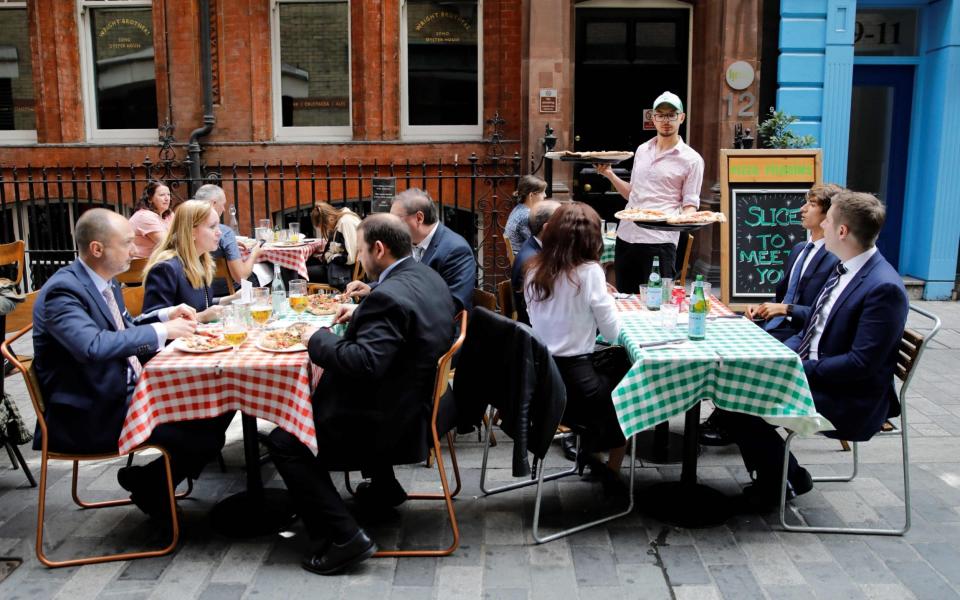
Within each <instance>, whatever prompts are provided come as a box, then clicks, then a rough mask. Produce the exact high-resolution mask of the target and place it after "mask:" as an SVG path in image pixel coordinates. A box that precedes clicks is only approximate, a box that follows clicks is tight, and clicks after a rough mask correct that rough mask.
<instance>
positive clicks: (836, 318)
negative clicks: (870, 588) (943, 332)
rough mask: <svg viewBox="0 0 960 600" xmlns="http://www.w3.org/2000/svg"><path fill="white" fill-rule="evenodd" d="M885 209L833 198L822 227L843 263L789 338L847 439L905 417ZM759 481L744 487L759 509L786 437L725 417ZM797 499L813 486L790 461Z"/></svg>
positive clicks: (739, 417)
mask: <svg viewBox="0 0 960 600" xmlns="http://www.w3.org/2000/svg"><path fill="white" fill-rule="evenodd" d="M885 214H886V211H885V209H884V206H883V204H882V203H881V202H880V201H879V200H877V199H876V198H875V197H874V196H871V195H870V194H864V193H860V192H849V191H844V192H842V193H839V194H837V195H836V196H834V198H833V201H832V206H831V207H830V210H829V211H828V212H827V218H826V219H825V220H824V222H823V231H824V237H825V239H826V245H827V250H829V251H830V252H832V253H833V254H835V255H836V256H837V258H838V259H839V260H840V263H839V264H838V265H837V268H836V270H835V271H834V274H833V275H831V276H830V278H829V279H828V280H827V282H826V284H825V285H824V287H823V290H822V291H821V293H820V295H819V296H818V298H817V300H816V302H815V303H814V306H813V307H812V308H811V310H810V314H809V317H808V319H807V320H806V321H805V322H804V323H803V329H802V330H801V331H800V332H799V333H798V334H796V335H794V336H793V337H791V338H790V339H788V340H787V341H786V344H787V346H789V347H790V348H792V349H794V350H796V351H797V353H798V354H799V355H800V358H801V359H802V360H803V369H804V372H805V373H806V375H807V381H808V382H809V383H810V391H811V392H812V393H813V400H814V403H815V404H816V407H817V410H818V411H819V412H820V413H821V414H822V415H823V416H824V417H826V418H827V419H829V420H830V422H831V423H832V424H833V426H834V428H835V429H836V431H837V434H838V436H839V437H840V438H841V439H846V440H854V441H864V440H867V439H870V437H872V436H873V435H874V434H875V433H876V432H877V431H879V430H880V426H881V424H882V423H883V421H884V420H885V419H886V418H887V417H888V416H895V415H896V414H897V413H898V412H899V410H898V409H899V406H898V404H897V400H896V392H895V391H894V387H893V373H894V369H895V367H896V361H897V345H898V343H899V341H900V338H901V337H902V336H903V328H904V326H905V324H906V321H907V311H908V308H909V301H908V300H907V293H906V290H905V288H904V286H903V280H902V278H901V277H900V275H899V274H898V273H897V271H896V269H894V268H893V267H892V266H891V265H890V263H888V262H887V261H886V260H885V259H884V258H883V256H882V255H881V254H880V253H879V252H878V250H877V248H876V246H875V245H874V244H875V243H876V239H877V236H878V235H879V233H880V228H881V227H882V226H883V221H884V218H885ZM724 415H725V416H724V419H723V423H724V425H725V426H726V427H727V429H728V431H730V433H731V434H732V435H733V437H734V439H735V440H736V442H737V444H738V445H739V446H740V451H741V453H742V454H743V459H744V463H745V464H746V466H747V469H748V470H751V471H752V470H755V471H756V472H757V479H756V483H755V484H753V485H752V486H750V488H749V489H747V490H744V492H745V495H746V496H747V498H748V500H750V501H751V503H752V504H753V505H755V506H756V507H757V508H768V507H770V506H771V505H772V504H774V503H775V502H776V501H777V499H778V498H779V479H780V472H781V468H782V467H781V466H780V465H781V464H782V462H781V460H782V459H781V457H782V456H783V439H782V438H781V437H780V435H779V434H778V433H777V432H776V430H775V428H774V427H773V426H771V425H769V424H767V423H766V422H764V421H763V420H762V419H760V418H758V417H753V416H750V415H744V414H741V413H727V412H725V413H724ZM788 480H789V482H790V486H791V490H792V493H793V494H801V493H804V492H806V491H808V490H809V489H810V488H811V487H812V485H813V484H812V482H811V481H810V474H809V473H807V472H806V470H805V469H803V468H802V467H800V466H799V465H798V464H797V461H796V459H795V458H793V456H791V457H790V466H789V470H788Z"/></svg>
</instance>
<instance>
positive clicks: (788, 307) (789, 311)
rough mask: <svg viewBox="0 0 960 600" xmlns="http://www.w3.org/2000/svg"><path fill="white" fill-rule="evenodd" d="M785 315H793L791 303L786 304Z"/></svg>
mask: <svg viewBox="0 0 960 600" xmlns="http://www.w3.org/2000/svg"><path fill="white" fill-rule="evenodd" d="M787 316H788V317H792V316H793V305H792V304H788V305H787Z"/></svg>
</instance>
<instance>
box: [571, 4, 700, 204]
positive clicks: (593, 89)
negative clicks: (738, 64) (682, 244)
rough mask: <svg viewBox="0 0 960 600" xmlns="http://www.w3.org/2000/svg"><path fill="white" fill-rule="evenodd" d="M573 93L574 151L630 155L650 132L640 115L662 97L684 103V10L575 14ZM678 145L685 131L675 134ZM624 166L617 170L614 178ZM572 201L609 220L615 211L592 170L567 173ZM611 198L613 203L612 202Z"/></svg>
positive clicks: (686, 47)
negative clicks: (664, 94) (668, 95)
mask: <svg viewBox="0 0 960 600" xmlns="http://www.w3.org/2000/svg"><path fill="white" fill-rule="evenodd" d="M576 19H577V38H576V73H575V82H576V83H575V89H574V149H575V150H580V151H584V150H631V151H633V150H636V148H637V146H639V145H640V144H642V143H643V142H645V141H647V140H649V139H650V138H652V137H653V136H654V135H655V134H656V131H655V130H653V129H652V124H651V125H650V127H651V128H650V129H644V119H643V111H644V109H647V108H651V106H650V105H651V104H652V103H653V100H654V99H655V98H656V97H657V96H658V95H660V93H662V92H663V91H665V90H670V91H672V92H674V93H675V94H677V95H678V96H680V98H681V99H683V100H684V106H685V107H686V104H687V103H688V97H687V64H688V63H687V58H688V52H689V27H690V11H688V10H683V9H680V10H665V9H647V10H644V9H602V8H597V9H578V10H577V11H576ZM680 135H681V136H683V137H684V139H686V126H685V125H684V126H682V127H681V128H680ZM632 166H633V163H632V161H625V162H623V163H620V164H619V165H618V168H619V169H621V170H622V172H621V171H618V174H620V176H621V178H623V179H627V178H629V175H630V168H631V167H632ZM573 175H574V193H573V197H574V199H575V200H581V201H583V202H587V203H589V204H590V205H591V206H593V207H594V208H596V209H597V210H598V212H599V213H600V216H601V217H604V218H605V219H611V218H612V217H613V213H614V212H616V211H618V210H620V209H621V208H623V205H624V203H625V202H626V201H625V200H623V199H622V198H621V197H620V195H619V194H617V193H616V192H610V190H611V187H610V184H609V183H608V182H607V181H606V180H605V179H603V178H601V177H599V176H598V175H597V174H596V173H595V172H594V170H593V169H591V168H589V167H587V168H584V166H583V165H578V166H577V167H575V169H574V174H573ZM618 199H619V200H618Z"/></svg>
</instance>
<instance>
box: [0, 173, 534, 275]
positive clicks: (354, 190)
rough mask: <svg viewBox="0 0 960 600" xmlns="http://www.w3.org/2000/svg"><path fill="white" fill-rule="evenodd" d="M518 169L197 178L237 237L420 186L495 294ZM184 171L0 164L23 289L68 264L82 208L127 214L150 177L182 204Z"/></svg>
mask: <svg viewBox="0 0 960 600" xmlns="http://www.w3.org/2000/svg"><path fill="white" fill-rule="evenodd" d="M520 162H521V161H520V156H519V155H518V154H515V155H513V156H512V157H510V158H503V157H498V156H491V157H488V158H484V159H480V158H478V157H477V156H476V155H471V156H470V158H469V159H467V161H466V162H457V161H451V162H445V161H443V160H437V161H435V162H430V163H428V162H421V163H411V162H410V161H404V162H391V163H388V164H378V163H377V162H373V163H371V164H363V163H347V162H342V163H340V164H330V163H325V164H315V163H312V162H311V163H294V164H292V165H291V164H284V163H273V164H271V163H265V164H253V163H247V164H230V165H223V164H215V165H209V164H208V165H206V169H205V173H204V178H205V182H212V183H217V184H219V185H221V186H222V187H223V188H224V190H225V192H226V195H227V198H228V201H229V202H231V203H232V204H233V206H234V207H235V208H236V210H237V216H238V221H239V225H240V232H241V233H242V234H246V235H249V234H251V233H252V231H253V228H254V225H255V223H256V221H257V219H260V218H265V217H268V218H271V219H272V220H273V222H274V223H276V224H279V225H281V226H284V227H285V226H286V225H287V224H289V223H290V222H293V221H295V220H296V221H300V222H301V229H302V230H304V231H310V218H309V215H310V211H311V209H312V208H313V206H314V205H315V204H316V203H317V202H329V203H331V204H335V205H348V206H350V207H351V208H352V209H354V210H355V211H356V212H358V213H359V214H361V215H365V214H367V213H368V212H369V211H370V205H371V199H372V197H373V179H375V178H377V179H382V178H393V182H394V184H395V187H396V191H397V192H400V191H402V190H404V189H407V188H410V187H419V188H422V189H425V190H427V191H428V192H429V193H430V195H431V196H433V198H434V200H436V201H437V202H439V203H440V205H441V206H442V207H443V210H442V211H441V215H442V217H441V218H442V219H443V222H444V223H445V224H446V225H447V226H449V227H451V228H452V229H454V230H455V231H457V232H458V233H460V234H461V235H463V236H464V237H465V238H466V239H467V241H468V242H469V243H470V245H471V246H472V247H473V248H474V252H475V254H476V257H477V265H478V270H477V284H478V287H482V288H484V289H487V290H488V291H494V288H495V286H496V284H497V283H498V282H499V281H501V280H502V279H503V278H504V277H507V276H509V274H508V273H506V270H507V268H508V260H507V257H506V255H505V249H504V246H503V242H502V234H503V226H504V224H505V223H506V219H507V215H508V214H509V211H510V209H512V207H513V199H512V193H513V191H514V190H515V189H516V184H517V179H518V178H519V176H520ZM183 166H184V165H182V164H176V163H174V162H172V161H163V160H161V161H160V162H158V163H152V162H151V161H150V160H149V158H148V159H146V160H145V161H144V162H143V163H141V164H137V165H134V164H131V165H125V166H123V165H119V164H115V165H113V166H103V165H101V166H84V167H59V166H57V167H51V166H39V167H36V166H29V165H28V166H10V165H2V164H0V242H2V243H8V242H11V241H14V240H24V241H26V245H27V250H26V252H27V261H26V262H27V265H26V267H27V274H26V275H27V276H26V277H25V281H26V287H27V288H28V289H29V290H35V289H39V288H40V287H41V286H42V285H43V283H44V282H45V281H46V280H47V279H49V278H50V276H51V275H52V274H53V273H54V272H56V270H57V269H59V268H60V267H62V266H64V265H66V264H69V263H70V262H71V261H72V260H73V259H74V258H75V257H76V248H75V244H74V241H73V229H74V225H75V224H76V221H77V219H78V218H79V216H80V215H81V214H82V213H83V212H84V211H85V210H87V209H89V208H93V207H106V208H110V209H112V210H115V211H117V212H119V213H121V214H124V215H125V216H129V215H130V214H132V212H133V210H134V208H133V207H134V205H135V204H136V202H137V200H138V198H139V197H140V194H141V193H142V192H143V189H144V187H145V185H146V183H147V182H148V181H150V180H154V179H156V180H161V181H163V182H164V183H166V184H167V185H169V187H170V190H171V194H172V196H173V203H174V204H177V203H179V202H182V201H184V200H187V199H189V198H190V195H191V192H192V189H193V187H194V186H193V185H191V183H192V182H191V181H190V178H189V174H188V170H187V169H185V168H183ZM194 185H195V184H194Z"/></svg>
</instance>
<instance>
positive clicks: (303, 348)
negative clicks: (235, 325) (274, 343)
mask: <svg viewBox="0 0 960 600" xmlns="http://www.w3.org/2000/svg"><path fill="white" fill-rule="evenodd" d="M256 346H257V348H259V349H260V350H263V351H264V352H279V353H285V352H305V351H306V349H307V347H306V346H304V345H303V344H296V345H294V346H290V347H289V348H284V349H282V350H280V349H277V348H268V347H266V346H262V345H261V344H260V342H257V344H256Z"/></svg>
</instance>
